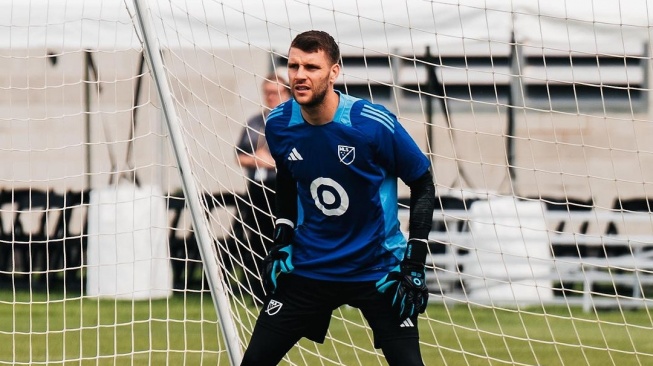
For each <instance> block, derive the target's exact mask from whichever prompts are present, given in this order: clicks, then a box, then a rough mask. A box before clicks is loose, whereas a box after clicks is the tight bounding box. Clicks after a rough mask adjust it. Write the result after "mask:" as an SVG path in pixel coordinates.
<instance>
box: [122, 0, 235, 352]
mask: <svg viewBox="0 0 653 366" xmlns="http://www.w3.org/2000/svg"><path fill="white" fill-rule="evenodd" d="M134 7H135V9H136V15H137V16H136V18H137V19H138V26H139V28H140V30H141V35H142V37H143V48H144V50H145V54H146V56H145V57H146V59H147V60H148V64H149V65H150V70H151V73H152V78H153V79H154V84H155V85H156V90H157V94H158V96H159V100H160V101H161V109H162V110H163V115H164V118H165V120H166V125H167V126H168V131H169V132H170V141H171V143H172V148H173V151H174V155H175V158H176V161H177V164H178V166H179V170H180V175H181V186H182V188H183V191H184V197H186V201H187V203H188V206H189V208H190V214H191V217H192V222H193V229H194V230H195V233H196V238H197V239H196V240H197V245H198V246H199V248H200V253H201V258H202V265H203V267H204V273H205V276H206V278H207V279H208V283H209V288H210V290H211V296H212V298H213V302H214V304H215V307H216V311H217V313H218V316H219V323H220V329H222V333H223V335H224V339H225V344H226V347H227V353H228V354H229V359H230V361H231V364H232V365H237V364H240V360H241V358H242V354H241V349H240V338H239V335H238V333H237V329H236V327H235V325H234V322H233V319H232V311H231V305H230V303H229V299H228V294H227V292H226V291H225V280H224V278H223V276H221V274H222V271H221V270H220V267H219V266H218V263H217V262H216V260H217V258H218V255H217V253H216V248H215V246H214V245H213V238H212V237H211V235H210V233H209V228H208V222H207V220H206V218H205V215H204V207H203V206H202V203H201V202H200V193H199V191H198V190H197V187H196V182H195V181H194V179H193V174H192V170H191V165H190V161H189V159H188V155H186V151H187V149H186V143H185V142H184V136H183V134H182V131H181V128H180V126H179V125H178V122H177V118H178V117H177V112H176V108H175V105H174V102H173V100H172V98H171V91H170V87H169V86H168V80H167V79H166V76H165V70H164V68H163V59H162V58H161V49H160V48H159V44H158V42H157V39H156V35H155V34H154V28H153V26H152V23H151V19H150V16H149V14H148V11H149V9H148V7H147V2H146V1H142V0H134Z"/></svg>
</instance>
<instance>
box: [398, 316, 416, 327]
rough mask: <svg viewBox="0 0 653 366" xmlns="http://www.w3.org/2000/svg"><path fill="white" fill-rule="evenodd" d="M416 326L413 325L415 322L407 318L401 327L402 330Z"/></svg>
mask: <svg viewBox="0 0 653 366" xmlns="http://www.w3.org/2000/svg"><path fill="white" fill-rule="evenodd" d="M414 326H415V324H413V321H412V320H410V318H406V320H404V321H403V322H402V323H401V325H400V327H402V328H412V327H414Z"/></svg>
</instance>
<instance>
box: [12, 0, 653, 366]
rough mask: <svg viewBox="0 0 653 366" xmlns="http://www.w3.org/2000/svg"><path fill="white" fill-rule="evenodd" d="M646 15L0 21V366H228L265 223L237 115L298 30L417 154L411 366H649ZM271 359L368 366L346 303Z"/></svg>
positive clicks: (618, 7)
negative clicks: (421, 189) (422, 242)
mask: <svg viewBox="0 0 653 366" xmlns="http://www.w3.org/2000/svg"><path fill="white" fill-rule="evenodd" d="M652 7H653V3H651V2H649V1H644V0H637V1H633V0H629V1H626V0H613V1H592V0H575V1H549V2H537V1H536V2H533V1H528V0H512V1H502V0H486V1H473V0H432V1H425V0H424V1H422V0H415V1H412V0H411V1H391V0H370V1H350V0H315V1H313V0H311V1H305V0H265V1H263V0H254V1H245V0H201V1H183V0H156V1H140V0H124V1H122V2H120V1H114V2H107V1H101V0H86V1H81V0H64V1H56V2H55V1H52V0H31V1H20V2H19V1H14V2H10V3H9V4H3V5H0V9H1V10H2V12H1V13H0V131H2V133H1V134H0V157H1V158H2V168H1V169H0V185H1V186H0V318H1V319H2V321H1V322H0V365H46V364H47V365H72V364H77V365H127V364H129V365H150V364H156V365H183V364H188V365H204V364H210V365H215V364H237V363H238V361H239V359H240V357H241V356H242V352H243V351H244V349H245V347H246V345H247V343H248V341H249V338H250V336H251V331H252V329H253V327H254V323H255V321H256V317H257V315H258V313H259V311H261V310H262V309H261V304H262V303H261V301H260V298H259V295H258V294H259V292H258V291H259V288H260V269H259V268H258V265H257V264H258V263H259V260H260V259H261V255H263V254H262V252H261V248H260V245H258V244H260V243H259V242H260V240H261V238H262V241H263V243H265V244H269V243H270V242H271V239H270V232H269V230H268V228H269V227H270V225H271V223H272V222H273V211H272V210H271V206H272V204H273V202H270V200H269V199H268V200H267V201H266V197H269V196H268V195H269V194H270V193H271V190H273V189H274V187H273V186H266V185H265V183H264V182H265V180H264V178H262V177H261V175H260V174H256V173H255V172H254V171H255V170H250V168H248V166H247V165H246V163H245V161H246V159H247V158H249V160H253V161H255V162H256V163H257V164H259V166H264V159H263V158H261V157H259V156H258V155H256V154H255V153H254V152H255V151H256V149H257V146H260V145H261V144H263V143H264V141H265V140H264V136H262V133H261V132H260V131H259V130H257V129H255V128H254V127H252V126H251V125H249V124H248V121H249V120H250V119H251V118H252V117H256V116H258V117H263V116H264V115H265V114H266V113H267V111H269V106H267V105H266V102H265V94H264V93H263V90H262V84H263V83H264V82H265V81H270V79H269V78H270V75H271V74H273V73H274V72H276V73H278V74H279V75H282V76H284V75H285V73H286V63H287V59H286V54H287V50H288V46H289V44H290V41H291V40H292V38H293V37H294V36H295V35H296V34H298V33H299V32H301V31H304V30H309V29H321V30H325V31H327V32H329V33H330V34H332V35H333V36H334V38H335V39H336V41H337V42H338V43H339V45H340V47H341V51H342V59H341V63H342V74H341V76H340V78H339V79H338V81H337V85H336V87H337V88H338V89H339V90H341V91H343V92H346V93H348V94H351V95H353V96H356V97H361V98H366V99H369V100H371V101H373V102H375V103H379V104H383V105H384V106H386V107H387V108H388V109H390V110H391V111H392V112H393V113H394V114H395V115H396V116H397V117H398V119H399V120H400V121H401V123H402V124H403V126H404V127H406V129H407V130H408V132H409V133H410V134H411V135H412V136H413V138H414V139H415V140H416V141H417V143H418V145H419V146H420V148H421V149H422V150H423V151H424V153H425V154H426V155H427V156H428V157H429V159H430V160H431V163H432V167H433V171H434V173H435V174H434V175H435V186H436V189H437V198H438V199H437V208H436V210H435V212H434V215H433V228H432V231H431V233H430V235H429V257H428V261H427V280H428V284H429V290H430V301H429V306H428V308H427V310H426V312H425V313H424V314H422V315H421V316H420V321H419V329H420V344H421V349H422V353H423V358H424V361H425V363H426V364H427V365H439V364H452V365H459V364H465V365H468V364H490V363H492V364H519V365H538V364H561V365H578V364H614V365H622V364H648V363H651V362H652V361H653V346H652V345H651V342H650V341H649V337H648V334H649V333H650V332H651V328H653V320H652V318H651V315H650V312H649V309H650V306H651V305H652V301H653V272H652V271H653V217H652V216H651V212H652V211H651V204H652V202H653V200H652V199H650V198H649V194H652V195H653V191H652V189H653V170H652V169H649V167H650V166H653V148H652V147H651V144H650V141H651V139H652V138H653V126H652V125H651V122H650V120H651V116H650V114H651V107H650V105H651V99H652V95H653V94H652V93H651V92H650V82H651V72H650V67H651V65H650V63H651V56H650V54H651V49H650V35H649V28H650V26H651V20H650V19H651V15H653V13H652ZM243 134H244V135H243ZM243 136H245V138H243ZM247 143H249V146H247ZM253 145H256V146H253ZM239 155H241V157H243V159H241V160H239V159H238V156H239ZM254 192H257V193H256V194H255V193H254ZM261 192H267V194H268V195H263V200H262V202H263V203H260V202H259V201H257V200H256V198H255V195H260V193H261ZM649 192H651V193H649ZM399 193H400V197H401V198H400V202H399V205H398V210H399V217H400V220H401V225H402V229H403V230H404V231H407V221H408V210H407V199H408V197H409V191H408V189H407V187H406V186H405V185H400V188H399ZM259 198H260V197H259ZM284 364H289V365H316V364H320V365H356V364H361V365H376V364H378V365H382V364H385V361H384V358H383V355H382V353H381V352H380V350H375V349H374V347H373V336H372V333H371V330H370V328H369V327H368V325H367V323H366V322H365V319H364V318H363V317H362V315H361V313H360V312H359V311H358V310H357V309H355V308H351V307H347V306H345V307H342V308H339V309H337V310H336V311H334V313H333V316H332V319H331V324H330V327H329V332H328V335H327V339H326V341H325V343H324V344H314V343H312V342H308V341H306V340H302V341H300V343H299V344H298V345H297V346H296V347H294V348H293V350H292V351H291V352H290V353H289V354H288V355H287V356H286V357H285V358H284Z"/></svg>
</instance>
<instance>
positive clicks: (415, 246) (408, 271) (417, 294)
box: [376, 239, 429, 319]
mask: <svg viewBox="0 0 653 366" xmlns="http://www.w3.org/2000/svg"><path fill="white" fill-rule="evenodd" d="M426 253H427V244H426V242H423V241H421V240H417V239H411V240H409V241H408V245H407V247H406V255H405V257H404V260H402V261H401V263H400V264H399V265H398V266H397V267H395V268H394V269H392V271H390V273H388V274H387V275H385V276H384V277H383V278H382V279H380V280H379V281H378V282H377V283H376V288H377V290H378V291H379V292H381V293H386V292H389V293H390V294H392V295H393V296H392V307H393V308H394V309H395V310H397V312H398V313H399V318H400V319H406V318H410V317H413V316H415V315H417V314H421V313H423V312H424V311H425V310H426V305H427V303H428V299H429V290H428V288H427V287H426V281H425V280H426V279H425V277H426V276H425V273H424V264H425V263H426Z"/></svg>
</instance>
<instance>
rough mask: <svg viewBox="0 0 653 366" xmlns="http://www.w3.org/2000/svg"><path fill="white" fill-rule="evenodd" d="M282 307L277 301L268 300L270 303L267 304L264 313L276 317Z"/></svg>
mask: <svg viewBox="0 0 653 366" xmlns="http://www.w3.org/2000/svg"><path fill="white" fill-rule="evenodd" d="M282 306H283V304H282V303H280V302H279V301H277V300H270V302H269V303H268V307H267V308H266V309H265V312H266V313H267V314H268V315H270V316H272V315H276V314H277V313H278V312H279V310H281V307H282Z"/></svg>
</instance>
